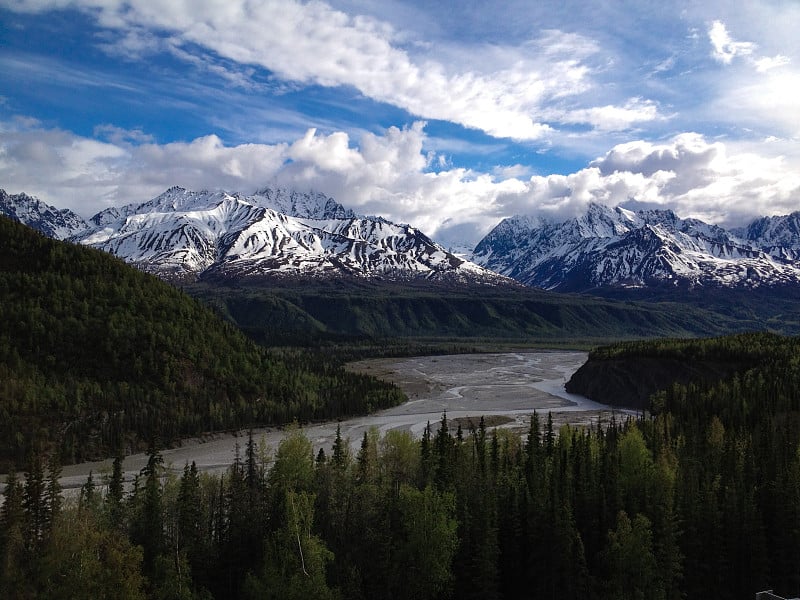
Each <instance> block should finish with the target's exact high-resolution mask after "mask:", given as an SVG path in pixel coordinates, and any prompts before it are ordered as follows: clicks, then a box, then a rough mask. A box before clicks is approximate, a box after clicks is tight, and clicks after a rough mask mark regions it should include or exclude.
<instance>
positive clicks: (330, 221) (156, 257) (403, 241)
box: [0, 187, 800, 292]
mask: <svg viewBox="0 0 800 600" xmlns="http://www.w3.org/2000/svg"><path fill="white" fill-rule="evenodd" d="M0 214H6V215H8V216H10V217H12V218H14V219H16V220H19V221H22V222H23V223H25V224H27V225H29V226H31V227H33V228H35V229H38V230H39V231H41V232H43V233H44V234H46V235H48V236H50V237H54V238H57V239H68V240H70V241H73V242H77V243H80V244H84V245H87V246H92V247H94V248H98V249H101V250H104V251H106V252H109V253H111V254H114V255H116V256H118V257H120V258H122V259H124V260H125V261H126V262H128V263H130V264H133V265H135V266H137V267H138V268H140V269H142V270H144V271H147V272H150V273H154V274H157V275H159V276H160V277H162V278H164V279H168V280H173V281H209V282H213V281H221V280H222V281H244V280H247V281H254V280H258V279H260V278H264V277H270V278H282V279H286V278H288V279H291V278H297V277H302V278H318V279H319V278H322V279H329V278H336V277H350V278H352V277H356V278H366V279H372V280H375V279H377V280H385V281H410V280H423V281H424V280H428V281H451V282H471V283H476V282H477V283H484V284H492V285H498V284H506V285H510V284H513V281H516V282H519V283H521V284H524V285H526V286H530V287H536V288H542V289H547V290H554V291H561V292H597V291H604V290H605V291H608V290H618V291H624V290H642V289H662V290H678V291H680V290H686V289H738V290H748V289H749V290H752V289H756V288H760V289H771V288H777V287H781V288H789V289H793V288H794V287H795V286H800V211H798V212H795V213H792V214H790V215H786V216H779V217H763V218H760V219H757V220H755V221H753V222H752V223H750V224H749V225H748V226H746V227H742V228H738V229H730V230H726V229H724V228H722V227H720V226H717V225H712V224H708V223H705V222H703V221H700V220H698V219H682V218H679V217H678V216H677V215H676V214H675V213H674V212H672V211H670V210H639V211H632V210H628V209H625V208H622V207H616V208H613V209H612V208H609V207H606V206H603V205H601V204H590V205H589V207H588V209H587V211H586V212H585V213H584V214H583V215H581V216H579V217H575V218H571V219H566V220H561V221H556V220H548V219H545V218H542V217H531V216H515V217H511V218H507V219H504V220H503V221H501V222H500V223H499V224H498V225H497V226H496V227H495V228H494V229H493V230H492V231H491V232H490V233H489V234H488V235H487V236H486V237H485V238H484V239H483V240H481V241H480V242H479V243H478V245H477V246H476V247H475V249H474V252H473V253H472V256H471V261H470V260H464V259H463V258H461V257H460V256H457V255H456V254H454V253H452V252H450V251H448V250H446V249H445V248H444V247H442V246H441V245H439V244H437V243H436V242H434V241H433V240H431V239H430V238H429V237H428V236H426V235H425V234H424V233H422V232H421V231H419V230H418V229H416V228H414V227H412V226H410V225H401V224H396V223H392V222H391V221H388V220H386V219H384V218H382V217H368V216H361V215H357V214H355V213H354V212H353V211H352V210H349V209H346V208H345V207H343V206H342V205H341V204H339V203H337V202H336V201H335V200H333V199H332V198H329V197H327V196H325V195H324V194H320V193H314V192H308V193H301V192H297V191H294V190H285V189H269V188H265V189H263V190H260V191H258V192H256V193H255V194H252V195H242V194H238V193H228V192H224V191H199V192H195V191H189V190H186V189H184V188H181V187H173V188H170V189H168V190H167V191H165V192H164V193H163V194H161V195H160V196H158V197H156V198H154V199H152V200H150V201H148V202H144V203H141V204H129V205H127V206H123V207H121V208H109V209H106V210H104V211H102V212H100V213H98V214H96V215H95V216H93V217H92V218H91V219H90V220H89V221H88V222H86V221H84V220H83V219H81V218H80V217H79V216H78V215H76V214H74V213H72V212H71V211H69V210H58V209H55V208H53V207H51V206H48V205H47V204H45V203H43V202H41V201H39V200H37V199H35V198H32V197H30V196H28V195H26V194H17V195H9V194H6V193H5V192H3V191H2V190H0ZM512 280H513V281H512Z"/></svg>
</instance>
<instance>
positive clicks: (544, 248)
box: [472, 204, 800, 292]
mask: <svg viewBox="0 0 800 600" xmlns="http://www.w3.org/2000/svg"><path fill="white" fill-rule="evenodd" d="M472 260H473V261H474V262H476V263H478V264H480V265H482V266H484V267H486V268H488V269H491V270H492V271H495V272H497V273H500V274H502V275H506V276H508V277H511V278H513V279H515V280H516V281H518V282H520V283H523V284H525V285H528V286H532V287H538V288H543V289H548V290H555V291H561V292H588V291H596V290H599V289H603V288H646V287H650V288H673V289H696V288H736V289H753V288H763V287H775V286H796V285H800V212H795V213H792V214H790V215H787V216H781V217H763V218H761V219H758V220H756V221H754V222H753V223H751V224H750V225H748V226H747V227H743V228H740V229H732V230H730V231H728V230H725V229H723V228H722V227H719V226H717V225H710V224H708V223H705V222H703V221H700V220H698V219H681V218H679V217H678V216H676V215H675V213H673V212H672V211H670V210H640V211H636V212H634V211H631V210H627V209H625V208H621V207H617V208H613V209H612V208H608V207H606V206H603V205H600V204H591V205H590V206H589V207H588V210H587V212H586V213H585V214H583V215H581V216H580V217H576V218H572V219H567V220H564V221H549V220H547V219H543V218H541V217H526V216H516V217H512V218H508V219H504V220H503V221H502V222H500V223H499V224H498V225H497V226H496V227H495V228H494V229H493V230H492V231H491V232H490V233H489V234H488V235H487V236H486V237H485V238H484V239H483V240H481V242H480V243H479V244H478V245H477V246H476V247H475V250H474V253H473V255H472Z"/></svg>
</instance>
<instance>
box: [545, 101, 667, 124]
mask: <svg viewBox="0 0 800 600" xmlns="http://www.w3.org/2000/svg"><path fill="white" fill-rule="evenodd" d="M658 118H660V117H659V112H658V106H657V105H656V103H655V102H653V101H652V100H646V99H644V98H631V99H629V100H628V101H627V102H626V103H625V104H624V105H623V106H615V105H607V106H597V107H593V108H582V109H578V110H573V111H570V112H568V113H567V114H566V116H564V117H562V119H561V120H562V121H563V122H565V123H588V124H590V125H592V126H593V127H594V128H596V129H598V130H600V131H621V130H625V129H629V128H630V127H631V126H632V125H634V124H635V123H642V122H645V121H654V120H656V119H658Z"/></svg>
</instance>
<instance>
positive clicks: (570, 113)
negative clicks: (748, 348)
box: [0, 0, 800, 245]
mask: <svg viewBox="0 0 800 600" xmlns="http://www.w3.org/2000/svg"><path fill="white" fill-rule="evenodd" d="M0 16H5V17H7V21H8V23H9V27H8V36H7V37H8V40H9V44H8V47H7V48H6V49H2V48H0V75H5V79H6V80H7V81H16V82H18V85H17V86H12V87H10V88H9V89H7V90H3V91H2V92H0V93H2V94H3V97H0V187H4V188H5V189H7V190H8V191H10V192H17V191H25V192H28V193H31V194H34V195H37V196H39V197H41V198H42V199H43V200H45V201H47V202H50V203H52V204H55V205H57V206H60V207H68V208H71V209H73V210H75V211H76V212H78V213H80V214H82V215H84V216H88V215H90V214H93V213H94V212H96V211H98V210H101V209H103V208H106V207H108V206H110V205H121V204H125V203H129V202H140V201H144V200H147V199H149V198H152V197H154V196H155V195H157V194H159V193H161V192H162V191H163V190H164V189H166V188H167V187H169V186H172V185H181V186H184V187H186V188H191V189H203V188H208V189H225V190H228V191H242V192H245V193H250V192H252V191H254V190H256V189H258V188H260V187H263V186H264V185H280V186H286V187H293V188H297V189H301V190H307V189H315V190H318V191H321V192H323V193H326V194H329V195H332V196H334V197H335V198H336V199H337V201H339V202H341V203H343V204H345V205H346V206H348V207H350V208H352V209H354V210H356V211H357V212H360V213H364V214H381V215H384V216H386V217H387V218H390V219H392V220H394V221H398V222H408V223H411V224H413V225H414V226H416V227H419V228H421V229H423V230H424V231H426V232H427V233H429V234H430V235H432V236H433V237H435V238H436V239H437V240H440V241H442V242H444V243H445V244H451V245H469V244H472V243H474V242H476V241H477V240H478V239H480V238H481V237H482V235H483V234H485V233H486V232H487V231H488V230H489V229H490V228H491V227H493V226H494V225H495V224H496V223H497V222H498V221H500V220H501V219H502V218H504V217H508V216H511V215H514V214H529V215H530V214H538V215H543V216H546V217H549V218H553V219H559V218H565V217H570V216H574V215H576V214H579V213H580V212H582V210H583V209H584V208H585V207H586V205H587V204H588V203H589V202H601V203H605V204H608V205H611V206H615V205H618V204H626V205H633V204H636V205H638V206H652V207H664V208H671V209H673V210H674V211H675V212H676V213H678V214H679V215H681V216H682V217H697V218H701V219H703V220H706V221H709V222H715V223H719V224H721V225H725V226H730V225H738V224H742V223H743V222H745V221H747V220H749V219H751V218H752V217H754V216H759V215H774V214H786V213H788V212H791V211H793V210H796V208H797V206H798V204H800V180H799V177H800V176H799V175H798V173H800V111H798V110H797V107H796V90H797V89H800V69H799V68H798V64H800V49H799V48H798V45H797V43H796V31H797V29H798V28H800V5H798V4H797V3H796V2H792V1H782V0H776V1H766V0H764V1H761V0H759V1H756V2H753V3H748V4H747V5H742V6H739V7H737V8H736V10H733V9H732V8H731V7H730V6H729V5H728V3H726V2H722V1H719V2H717V1H713V0H712V1H709V2H707V3H702V5H698V4H697V3H688V2H687V3H685V4H681V3H679V4H678V5H670V6H660V5H659V6H656V5H653V6H652V7H650V8H649V9H648V10H644V9H641V10H639V9H630V7H628V8H625V7H624V6H622V5H621V3H619V4H618V3H598V4H596V5H592V6H588V5H586V3H583V2H578V1H577V0H564V1H562V2H547V1H546V2H541V3H530V2H524V1H521V0H509V1H508V2H505V3H502V4H496V3H492V2H488V3H477V4H475V5H472V4H470V5H464V6H462V7H460V9H459V10H452V8H449V9H445V8H443V7H439V6H438V5H437V6H434V5H432V4H430V3H427V2H416V1H415V0H405V1H403V2H398V1H395V0H378V1H377V2H372V3H368V4H367V3H360V2H353V1H351V0H330V1H328V2H324V1H313V2H300V1H298V0H229V1H227V2H222V3H219V2H164V3H153V2H151V1H149V0H13V1H10V0H0ZM48 31H49V32H52V35H50V34H48ZM34 34H35V35H34ZM56 34H58V35H63V36H64V39H65V40H66V41H68V42H69V43H70V44H72V45H71V46H70V47H71V48H74V51H73V52H72V53H66V54H65V53H61V52H60V50H58V49H57V48H56V46H57V45H54V46H53V48H52V49H49V47H48V46H47V43H46V42H47V40H48V39H49V38H50V37H52V36H53V35H56ZM37 35H38V36H39V37H37ZM26 40H33V41H29V42H26ZM26 44H27V45H26ZM56 50H58V51H56Z"/></svg>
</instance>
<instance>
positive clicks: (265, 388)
mask: <svg viewBox="0 0 800 600" xmlns="http://www.w3.org/2000/svg"><path fill="white" fill-rule="evenodd" d="M401 400H402V394H401V393H400V392H399V390H397V389H396V388H394V386H391V385H389V384H385V383H381V382H378V381H376V380H374V379H372V378H369V377H366V376H363V375H358V374H355V373H349V372H346V371H345V370H344V369H343V368H342V367H341V365H340V363H338V362H335V361H332V360H330V359H326V358H325V357H323V356H320V355H312V354H310V353H299V352H294V353H290V352H284V353H281V355H277V354H275V353H271V352H269V351H267V350H266V349H264V348H261V347H259V346H257V345H255V344H254V343H253V342H252V341H250V340H248V339H247V338H246V337H245V336H244V335H242V334H241V333H240V332H239V331H238V330H236V329H235V328H234V327H233V326H232V325H230V324H229V323H226V322H224V321H222V320H221V319H220V318H219V317H218V316H217V315H215V314H214V313H213V312H212V311H211V310H209V309H207V308H205V307H203V306H202V305H201V304H199V303H198V302H197V301H195V300H192V299H191V298H189V297H188V296H186V295H185V294H183V293H182V292H180V291H179V290H176V289H175V288H173V287H170V286H169V285H167V284H165V283H163V282H161V281H160V280H158V279H156V278H155V277H152V276H149V275H146V274H144V273H141V272H139V271H137V270H136V269H133V268H132V267H129V266H127V265H125V264H124V263H122V262H121V261H119V260H116V259H114V258H112V257H110V256H109V255H107V254H105V253H102V252H98V251H94V250H91V249H87V248H84V247H80V246H75V245H71V244H67V243H63V242H57V241H54V240H51V239H48V238H44V237H42V236H40V235H39V234H37V233H36V232H34V231H33V230H31V229H29V228H27V227H24V226H22V225H20V224H19V223H15V222H12V221H10V220H8V219H6V218H0V471H4V470H7V469H8V468H9V467H10V466H14V465H16V466H20V467H21V466H24V465H25V461H26V460H27V457H28V456H29V455H30V454H32V453H34V452H37V451H41V450H46V451H48V452H53V453H56V454H59V455H60V458H61V460H62V461H65V462H74V461H80V460H86V459H89V458H97V457H103V456H107V455H110V454H112V453H115V452H117V451H118V449H120V448H122V449H124V450H128V451H130V450H134V449H136V450H141V449H143V448H144V446H145V442H146V440H148V439H150V437H151V436H157V437H158V438H159V439H161V440H164V441H165V442H166V443H170V442H172V441H173V440H176V439H178V438H180V437H186V436H190V435H195V434H200V433H203V432H210V431H219V430H227V429H234V428H243V427H247V426H248V425H253V424H269V423H272V424H274V423H285V422H289V421H291V420H293V419H298V420H301V421H308V420H318V419H325V418H333V417H336V416H341V415H344V414H359V413H366V412H369V411H370V410H373V409H377V408H381V407H386V406H391V405H394V404H397V403H398V402H399V401H401Z"/></svg>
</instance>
